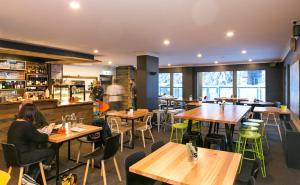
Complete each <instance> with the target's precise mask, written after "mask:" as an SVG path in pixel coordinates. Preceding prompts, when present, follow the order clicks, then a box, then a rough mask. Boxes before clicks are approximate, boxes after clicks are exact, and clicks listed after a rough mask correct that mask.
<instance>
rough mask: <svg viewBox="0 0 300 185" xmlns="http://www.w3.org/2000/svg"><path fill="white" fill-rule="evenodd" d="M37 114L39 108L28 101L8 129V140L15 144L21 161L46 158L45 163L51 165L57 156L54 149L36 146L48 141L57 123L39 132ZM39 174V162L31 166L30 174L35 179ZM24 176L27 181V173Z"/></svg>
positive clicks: (27, 161)
mask: <svg viewBox="0 0 300 185" xmlns="http://www.w3.org/2000/svg"><path fill="white" fill-rule="evenodd" d="M36 114H37V109H36V107H35V105H34V104H32V103H26V104H25V105H23V106H22V108H21V110H20V112H19V114H18V116H17V119H16V120H15V121H14V122H13V123H12V124H11V126H10V127H9V129H8V133H7V142H8V143H9V144H14V145H15V147H16V149H17V152H18V155H19V159H20V162H21V163H24V164H25V163H31V162H34V161H38V160H44V161H43V164H46V165H49V164H50V162H51V161H52V159H53V158H54V156H55V152H54V150H52V149H50V148H43V149H38V148H37V147H36V146H37V145H38V144H45V143H47V142H48V135H50V134H51V132H52V130H53V128H54V126H55V125H54V124H50V125H49V126H48V127H47V129H46V130H45V133H41V132H39V131H38V130H37V129H36V128H35V127H34V125H33V123H34V121H35V118H36ZM39 174H40V170H39V166H38V164H35V165H31V166H30V167H29V169H28V175H29V176H30V177H32V178H33V179H34V180H36V179H37V178H38V176H39ZM28 175H27V176H28ZM24 176H25V178H24ZM24 176H23V179H22V180H23V182H24V181H25V182H27V181H26V179H28V178H26V175H24Z"/></svg>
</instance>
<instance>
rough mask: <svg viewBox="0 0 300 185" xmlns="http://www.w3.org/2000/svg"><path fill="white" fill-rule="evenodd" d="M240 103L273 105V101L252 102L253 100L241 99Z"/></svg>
mask: <svg viewBox="0 0 300 185" xmlns="http://www.w3.org/2000/svg"><path fill="white" fill-rule="evenodd" d="M240 103H241V104H247V105H261V106H273V105H275V103H273V102H262V101H259V102H253V101H241V102H240Z"/></svg>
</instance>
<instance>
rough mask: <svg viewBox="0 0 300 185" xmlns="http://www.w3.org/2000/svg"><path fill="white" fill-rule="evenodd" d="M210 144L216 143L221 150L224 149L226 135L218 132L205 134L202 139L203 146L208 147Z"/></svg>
mask: <svg viewBox="0 0 300 185" xmlns="http://www.w3.org/2000/svg"><path fill="white" fill-rule="evenodd" d="M211 144H216V145H218V146H219V148H220V149H221V150H226V137H225V136H224V135H220V134H207V135H206V137H205V140H204V147H205V148H210V145H211Z"/></svg>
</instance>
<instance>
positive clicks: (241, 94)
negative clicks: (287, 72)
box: [237, 70, 266, 101]
mask: <svg viewBox="0 0 300 185" xmlns="http://www.w3.org/2000/svg"><path fill="white" fill-rule="evenodd" d="M237 97H238V98H247V99H249V100H254V99H259V100H262V101H265V100H266V71H265V70H252V71H237Z"/></svg>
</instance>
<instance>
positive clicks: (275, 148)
mask: <svg viewBox="0 0 300 185" xmlns="http://www.w3.org/2000/svg"><path fill="white" fill-rule="evenodd" d="M221 130H222V129H221ZM204 133H205V131H204ZM153 135H154V137H155V140H156V141H158V140H163V141H165V142H168V141H169V135H170V131H169V130H168V131H167V132H163V131H161V132H159V133H158V132H157V129H156V128H153ZM267 135H268V139H269V145H270V150H269V151H265V158H266V169H267V177H266V178H262V177H261V174H259V177H258V179H257V184H258V185H267V184H270V185H297V184H299V185H300V170H296V169H289V168H287V166H286V163H285V159H284V155H283V150H282V145H281V142H280V140H279V136H278V133H277V132H276V130H275V128H273V127H268V129H267ZM146 143H147V145H146V148H145V149H144V148H143V147H142V141H141V140H139V139H136V140H135V149H133V150H132V149H127V148H124V150H123V152H122V153H121V152H118V154H117V156H116V158H117V162H118V165H119V168H120V171H121V176H122V182H119V180H118V178H117V174H116V171H115V168H114V165H113V161H112V160H110V161H107V162H106V173H107V182H108V184H114V185H123V184H125V175H124V167H123V166H124V165H123V163H124V159H125V158H126V157H127V156H128V155H130V154H132V153H134V152H136V151H145V152H146V153H149V152H150V145H151V143H152V142H151V140H146ZM78 146H79V145H78V142H77V141H74V142H72V145H71V149H72V157H73V158H74V159H75V158H76V154H77V151H78ZM265 148H266V147H265ZM90 151H91V146H90V145H88V144H85V145H84V146H83V147H82V152H83V153H84V152H90ZM60 155H61V164H60V165H61V169H65V168H66V167H67V166H72V165H74V163H73V162H66V161H67V145H66V144H64V145H63V146H62V147H61V149H60ZM299 157H300V154H299ZM81 160H82V159H81ZM97 163H98V162H97V161H96V164H97ZM251 167H252V163H251V162H248V161H244V165H243V168H242V172H241V174H238V176H237V179H236V184H238V185H239V184H244V183H243V182H246V181H247V180H248V178H249V175H250V171H251ZM0 169H1V170H5V171H6V170H7V169H6V167H5V162H4V159H3V154H2V151H0ZM84 170H85V166H81V167H79V168H77V169H75V170H73V171H72V173H74V174H77V175H78V178H79V182H78V184H82V179H83V174H84ZM18 173H19V170H17V169H14V170H13V173H12V179H11V181H10V183H9V184H11V185H15V184H17V178H18ZM53 174H54V170H53V171H51V172H47V173H46V175H47V176H49V175H53ZM102 183H103V181H102V177H101V176H100V170H99V169H98V168H94V169H92V168H90V170H89V175H88V181H87V184H90V185H93V184H102ZM48 184H50V185H51V184H55V181H54V180H51V181H48Z"/></svg>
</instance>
